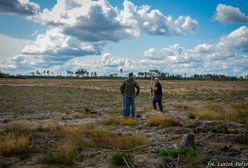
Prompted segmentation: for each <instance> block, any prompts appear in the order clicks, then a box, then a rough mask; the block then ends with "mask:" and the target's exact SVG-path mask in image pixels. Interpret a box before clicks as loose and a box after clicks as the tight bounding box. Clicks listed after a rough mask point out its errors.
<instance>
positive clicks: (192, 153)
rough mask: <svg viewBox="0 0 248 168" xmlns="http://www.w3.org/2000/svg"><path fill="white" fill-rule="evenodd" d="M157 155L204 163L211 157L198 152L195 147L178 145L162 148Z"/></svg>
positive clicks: (164, 157)
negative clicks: (178, 146)
mask: <svg viewBox="0 0 248 168" xmlns="http://www.w3.org/2000/svg"><path fill="white" fill-rule="evenodd" d="M159 155H160V156H161V157H162V158H163V159H165V160H167V159H169V158H175V159H176V158H178V157H180V159H182V160H185V161H187V162H190V163H193V164H195V165H197V164H204V165H206V164H207V163H208V162H209V161H210V160H212V158H211V157H210V156H208V155H203V154H200V153H199V152H198V151H197V150H196V149H194V148H191V147H180V148H177V149H162V150H160V152H159Z"/></svg>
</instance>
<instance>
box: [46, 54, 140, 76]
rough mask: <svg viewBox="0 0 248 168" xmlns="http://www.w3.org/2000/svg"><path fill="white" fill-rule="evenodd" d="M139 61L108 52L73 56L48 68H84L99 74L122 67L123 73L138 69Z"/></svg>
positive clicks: (58, 69)
mask: <svg viewBox="0 0 248 168" xmlns="http://www.w3.org/2000/svg"><path fill="white" fill-rule="evenodd" d="M139 67H140V66H139V63H138V62H136V61H131V60H129V59H123V58H118V57H116V56H112V55H111V54H110V53H104V54H102V55H94V56H84V57H75V58H72V59H71V60H68V61H66V62H65V63H64V64H61V65H55V66H52V67H50V68H49V69H51V70H55V71H65V70H72V71H76V70H78V69H81V68H84V69H87V71H90V72H97V74H99V75H103V74H107V73H118V72H120V69H121V68H122V69H123V70H124V73H125V72H126V73H127V72H131V71H135V72H137V71H138V69H139Z"/></svg>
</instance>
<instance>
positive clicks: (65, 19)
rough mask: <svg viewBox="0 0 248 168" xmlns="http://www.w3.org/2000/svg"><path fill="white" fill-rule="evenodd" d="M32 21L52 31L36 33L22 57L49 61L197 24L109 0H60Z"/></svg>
mask: <svg viewBox="0 0 248 168" xmlns="http://www.w3.org/2000/svg"><path fill="white" fill-rule="evenodd" d="M29 19H31V20H32V21H34V22H38V23H41V24H44V25H48V26H49V28H48V30H47V31H46V32H45V33H42V34H37V37H36V39H35V41H34V42H33V43H32V44H29V45H27V46H25V47H24V49H23V50H22V54H21V55H39V56H43V57H46V58H44V60H49V61H52V59H53V60H55V61H58V60H61V59H63V60H64V61H67V60H69V59H71V58H73V57H79V56H87V55H101V54H102V53H101V52H102V50H103V47H104V46H105V45H106V44H108V43H109V42H118V41H120V40H123V39H127V38H135V37H138V36H139V35H140V33H141V32H146V33H149V34H153V35H164V36H168V35H182V34H183V33H184V32H186V31H191V32H195V31H196V27H197V25H198V22H197V21H196V20H194V19H192V18H191V17H190V16H179V17H178V18H177V19H173V18H172V16H165V15H164V14H163V13H161V11H159V10H154V9H151V8H150V7H149V6H147V5H143V6H136V5H134V4H133V3H132V2H130V1H129V0H125V1H124V2H123V8H122V9H118V8H117V7H113V6H112V5H111V4H110V3H109V2H108V1H107V0H98V1H92V0H84V1H82V0H59V1H57V3H56V5H55V6H54V7H53V8H52V9H50V10H49V9H44V10H43V11H42V12H41V13H39V14H37V15H34V16H30V17H29ZM27 58H29V57H27ZM104 58H105V57H104ZM106 59H107V57H106ZM108 61H113V60H108ZM116 61H117V60H116ZM106 63H107V62H106ZM121 63H122V61H121ZM126 64H127V63H126ZM114 65H115V64H114V63H113V64H112V65H111V66H114Z"/></svg>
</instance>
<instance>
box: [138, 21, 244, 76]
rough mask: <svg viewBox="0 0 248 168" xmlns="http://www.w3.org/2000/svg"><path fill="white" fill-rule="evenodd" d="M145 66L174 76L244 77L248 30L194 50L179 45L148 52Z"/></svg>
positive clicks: (145, 55)
mask: <svg viewBox="0 0 248 168" xmlns="http://www.w3.org/2000/svg"><path fill="white" fill-rule="evenodd" d="M158 58H159V59H158ZM142 63H143V64H144V65H146V66H147V65H148V64H150V66H151V65H153V67H157V69H160V67H161V66H166V67H167V69H168V70H170V71H171V72H173V73H180V72H181V73H184V72H191V73H192V74H193V73H226V74H234V75H236V74H243V75H245V74H247V73H248V27H246V26H242V27H240V28H238V29H237V30H234V31H233V32H231V33H229V34H228V35H226V36H223V37H221V38H220V39H219V40H218V41H217V42H214V43H202V44H199V45H197V46H195V47H194V48H192V49H185V48H183V47H181V46H179V45H178V44H174V45H170V46H169V47H167V48H163V49H160V50H155V49H154V48H151V49H148V50H147V51H145V52H144V59H143V60H142Z"/></svg>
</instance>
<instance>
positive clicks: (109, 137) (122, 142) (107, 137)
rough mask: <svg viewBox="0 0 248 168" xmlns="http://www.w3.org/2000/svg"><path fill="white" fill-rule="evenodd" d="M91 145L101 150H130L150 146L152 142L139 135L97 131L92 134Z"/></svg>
mask: <svg viewBox="0 0 248 168" xmlns="http://www.w3.org/2000/svg"><path fill="white" fill-rule="evenodd" d="M91 143H92V145H93V146H95V147H100V148H119V149H130V148H135V147H137V146H141V145H145V144H148V143H150V141H149V140H147V139H145V138H144V137H141V136H138V135H133V134H123V133H113V132H109V131H104V130H95V131H94V132H92V133H91Z"/></svg>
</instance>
